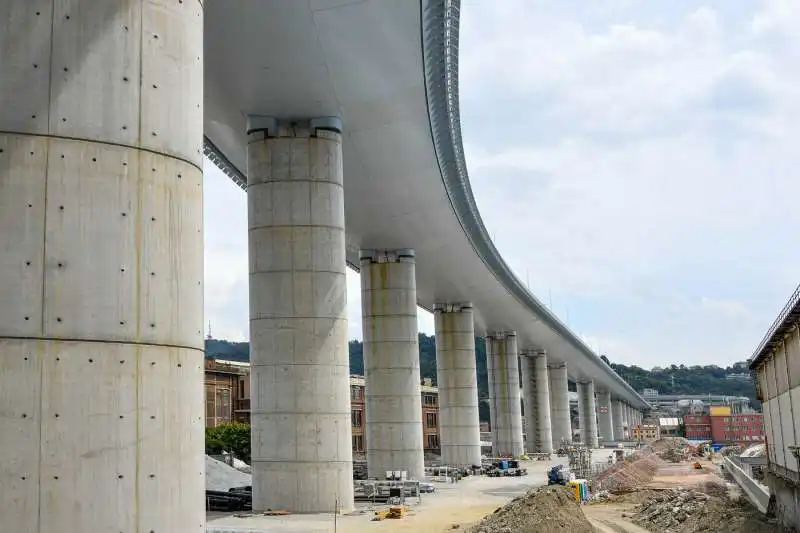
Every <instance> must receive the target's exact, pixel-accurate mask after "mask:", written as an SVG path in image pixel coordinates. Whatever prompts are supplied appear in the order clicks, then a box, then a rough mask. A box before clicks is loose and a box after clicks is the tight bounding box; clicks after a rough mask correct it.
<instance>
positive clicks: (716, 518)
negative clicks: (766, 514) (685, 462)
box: [633, 488, 775, 533]
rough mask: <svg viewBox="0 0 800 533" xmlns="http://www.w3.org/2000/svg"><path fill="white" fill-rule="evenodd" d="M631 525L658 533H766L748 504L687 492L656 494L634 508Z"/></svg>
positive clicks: (770, 526)
mask: <svg viewBox="0 0 800 533" xmlns="http://www.w3.org/2000/svg"><path fill="white" fill-rule="evenodd" d="M633 522H634V523H635V524H637V525H640V526H642V527H644V528H646V529H649V530H650V531H655V532H658V533H701V532H702V533H766V532H768V531H775V529H774V528H775V525H774V524H771V523H768V522H765V521H764V520H763V519H762V518H761V517H760V516H759V514H758V511H757V510H755V509H754V508H753V507H752V506H751V505H750V504H749V503H747V502H732V501H730V500H728V499H727V498H721V497H719V496H711V495H709V494H706V493H705V492H701V491H698V490H689V489H682V488H681V489H671V490H665V491H662V492H661V493H659V494H655V495H653V496H651V497H650V498H648V499H647V500H645V501H644V502H642V504H641V505H640V506H639V507H638V508H637V509H636V514H635V515H634V516H633Z"/></svg>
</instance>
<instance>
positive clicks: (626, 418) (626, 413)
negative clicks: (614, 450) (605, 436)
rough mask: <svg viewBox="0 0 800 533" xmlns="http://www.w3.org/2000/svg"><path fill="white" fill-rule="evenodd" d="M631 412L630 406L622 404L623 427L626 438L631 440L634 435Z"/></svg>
mask: <svg viewBox="0 0 800 533" xmlns="http://www.w3.org/2000/svg"><path fill="white" fill-rule="evenodd" d="M630 415H631V411H630V409H629V408H628V404H627V403H625V402H622V426H623V428H624V431H625V438H626V439H630V438H631V437H632V435H633V433H632V431H631V419H630Z"/></svg>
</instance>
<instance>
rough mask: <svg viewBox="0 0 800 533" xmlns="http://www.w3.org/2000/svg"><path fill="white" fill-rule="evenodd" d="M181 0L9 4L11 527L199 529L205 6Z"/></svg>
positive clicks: (3, 45)
mask: <svg viewBox="0 0 800 533" xmlns="http://www.w3.org/2000/svg"><path fill="white" fill-rule="evenodd" d="M174 4H175V2H172V1H167V0H150V1H147V2H145V1H127V2H91V1H89V0H84V1H77V0H75V1H72V2H45V1H38V2H34V1H31V0H3V1H2V2H0V58H2V59H0V102H2V106H0V413H2V414H1V415H0V465H2V466H0V516H2V526H0V527H2V530H3V531H20V532H21V531H25V532H37V533H39V532H51V531H87V532H94V531H137V530H138V531H159V532H162V531H163V532H166V531H181V530H186V528H187V527H190V528H191V530H192V531H202V530H203V529H204V524H205V509H204V504H203V491H204V488H205V477H204V462H203V461H204V458H203V446H204V435H203V431H204V417H203V385H202V383H203V334H202V329H203V232H202V228H203V173H202V165H203V159H202V142H203V138H202V130H203V66H202V54H203V52H202V50H203V7H202V5H201V4H200V3H199V2H193V3H189V2H187V3H186V4H185V5H183V6H180V7H177V6H176V5H174ZM159 36H160V37H162V38H161V39H159Z"/></svg>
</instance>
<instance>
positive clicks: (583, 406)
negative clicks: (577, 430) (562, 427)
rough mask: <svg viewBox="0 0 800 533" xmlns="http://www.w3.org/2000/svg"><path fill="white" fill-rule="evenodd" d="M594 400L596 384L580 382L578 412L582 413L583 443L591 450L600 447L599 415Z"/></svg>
mask: <svg viewBox="0 0 800 533" xmlns="http://www.w3.org/2000/svg"><path fill="white" fill-rule="evenodd" d="M595 405H596V402H595V398H594V382H593V381H585V382H580V381H579V382H578V410H579V412H580V425H581V435H582V436H583V443H584V444H585V445H586V446H588V447H589V448H597V447H598V446H599V443H598V439H597V415H596V407H595Z"/></svg>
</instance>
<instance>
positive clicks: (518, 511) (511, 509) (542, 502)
mask: <svg viewBox="0 0 800 533" xmlns="http://www.w3.org/2000/svg"><path fill="white" fill-rule="evenodd" d="M561 531H565V532H566V531H569V532H570V533H593V532H594V528H593V527H592V525H591V524H590V523H589V521H588V520H587V519H586V517H585V516H584V514H583V510H582V509H581V506H580V504H578V502H577V501H575V497H574V496H573V495H572V493H571V492H570V491H569V490H567V489H565V488H564V487H560V486H550V487H541V488H538V489H534V490H531V491H529V492H528V493H527V494H525V495H524V496H520V497H517V498H514V499H513V500H511V501H510V502H509V503H508V504H506V505H504V506H503V507H500V508H498V509H497V510H496V511H495V512H494V513H492V514H490V515H489V516H487V517H485V518H483V519H482V520H481V521H480V522H478V523H477V524H476V525H474V526H472V528H471V529H470V530H469V533H557V532H561Z"/></svg>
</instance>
